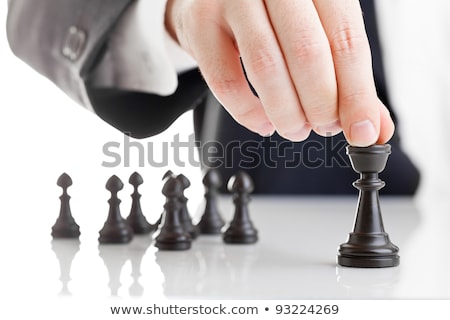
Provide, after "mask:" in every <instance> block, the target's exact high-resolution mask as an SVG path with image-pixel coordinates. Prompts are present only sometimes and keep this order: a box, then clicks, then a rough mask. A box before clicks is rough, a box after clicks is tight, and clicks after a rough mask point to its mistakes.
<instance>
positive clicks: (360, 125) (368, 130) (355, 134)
mask: <svg viewBox="0 0 450 320" xmlns="http://www.w3.org/2000/svg"><path fill="white" fill-rule="evenodd" d="M350 139H351V143H352V145H354V146H356V147H367V146H370V145H372V144H374V143H375V142H376V141H377V139H378V136H377V133H376V131H375V126H374V125H373V123H372V121H370V120H363V121H359V122H355V123H354V124H352V126H351V127H350Z"/></svg>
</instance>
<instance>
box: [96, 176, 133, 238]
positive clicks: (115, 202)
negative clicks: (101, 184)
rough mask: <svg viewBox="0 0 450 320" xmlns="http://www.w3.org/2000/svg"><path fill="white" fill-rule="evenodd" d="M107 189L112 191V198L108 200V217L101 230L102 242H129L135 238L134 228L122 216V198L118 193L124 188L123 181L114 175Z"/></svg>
mask: <svg viewBox="0 0 450 320" xmlns="http://www.w3.org/2000/svg"><path fill="white" fill-rule="evenodd" d="M106 189H107V190H109V191H110V192H111V198H110V199H109V200H108V203H109V213H108V218H107V220H106V222H105V224H104V226H103V228H102V229H101V230H100V232H99V234H100V237H99V238H98V241H99V242H100V243H128V242H130V241H131V240H132V238H133V230H132V229H131V227H130V226H129V225H128V223H127V222H126V221H125V219H124V218H122V215H121V214H120V207H119V204H120V202H121V201H120V199H119V198H118V197H117V193H118V192H119V191H120V190H122V189H123V183H122V181H121V180H120V179H119V178H118V177H117V176H112V177H111V178H109V179H108V182H107V183H106Z"/></svg>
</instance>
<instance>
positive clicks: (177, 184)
mask: <svg viewBox="0 0 450 320" xmlns="http://www.w3.org/2000/svg"><path fill="white" fill-rule="evenodd" d="M164 179H165V183H164V187H163V190H162V193H163V194H164V195H165V196H166V203H165V205H164V212H163V215H162V222H161V227H160V228H159V230H158V232H157V234H156V236H155V246H156V247H157V248H159V249H161V250H187V249H189V248H190V247H191V242H192V240H194V239H196V238H197V236H198V235H199V233H203V234H220V233H221V232H222V230H223V227H224V225H225V223H224V221H223V219H222V218H221V216H220V214H219V212H218V210H217V204H216V195H217V189H218V188H219V187H220V185H221V179H220V176H219V175H218V173H217V172H216V171H214V170H211V171H209V172H208V173H207V174H206V175H205V176H204V178H203V183H204V185H205V189H206V192H205V200H206V205H205V211H204V213H203V215H202V217H201V219H200V221H199V223H198V224H197V225H193V224H192V220H191V218H190V215H189V212H188V210H187V205H186V204H187V198H186V197H185V195H184V190H185V189H186V188H187V187H189V186H190V182H189V180H188V179H187V178H186V177H185V176H184V175H182V174H181V175H178V176H175V175H174V174H173V173H168V174H166V175H165V176H164ZM228 189H229V190H230V191H231V192H233V194H234V203H235V213H234V216H233V220H232V221H231V222H230V224H229V226H228V227H227V228H226V230H225V231H224V233H223V240H224V241H225V242H226V243H236V244H238V243H241V244H250V243H255V242H256V241H257V240H258V232H257V230H256V229H255V228H254V226H253V223H252V222H251V220H250V217H249V212H248V202H249V199H250V197H249V194H250V193H251V192H252V191H253V182H252V180H251V178H250V176H249V175H248V174H246V173H245V172H242V171H241V172H238V173H237V174H236V175H234V176H233V177H232V178H231V179H230V181H229V184H228Z"/></svg>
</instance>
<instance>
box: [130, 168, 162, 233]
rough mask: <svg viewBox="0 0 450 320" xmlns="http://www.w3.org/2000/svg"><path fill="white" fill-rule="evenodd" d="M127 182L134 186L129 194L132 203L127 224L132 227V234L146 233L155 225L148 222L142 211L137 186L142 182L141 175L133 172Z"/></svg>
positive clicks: (154, 227) (155, 227) (153, 229)
mask: <svg viewBox="0 0 450 320" xmlns="http://www.w3.org/2000/svg"><path fill="white" fill-rule="evenodd" d="M128 182H129V183H130V184H131V185H132V186H133V187H134V191H133V193H132V194H131V198H132V204H131V210H130V214H129V215H128V217H127V219H126V220H127V222H128V225H129V226H130V227H131V229H133V233H134V234H147V233H150V232H153V231H155V230H156V229H157V226H156V225H152V224H150V223H149V222H148V221H147V219H146V218H145V216H144V214H143V213H142V209H141V201H140V199H141V195H140V194H139V192H138V188H139V186H140V185H141V184H143V183H144V180H143V179H142V176H141V175H140V174H139V173H137V172H134V173H133V174H132V175H131V176H130V179H129V180H128Z"/></svg>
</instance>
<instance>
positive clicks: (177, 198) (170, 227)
mask: <svg viewBox="0 0 450 320" xmlns="http://www.w3.org/2000/svg"><path fill="white" fill-rule="evenodd" d="M163 180H164V186H163V188H162V193H163V194H164V195H165V197H166V203H165V205H164V211H163V214H162V215H161V217H160V219H159V220H158V221H157V222H156V223H155V224H151V223H149V222H148V221H147V220H146V218H145V216H144V215H143V213H142V209H141V205H140V198H141V195H140V194H139V192H138V187H139V186H140V185H141V184H142V183H143V179H142V176H141V175H140V174H139V173H137V172H135V173H133V174H132V175H131V176H130V178H129V183H130V184H131V185H133V187H134V192H133V193H132V194H131V197H132V206H131V210H130V214H129V215H128V217H127V218H126V219H124V218H123V217H122V215H121V212H120V202H121V200H120V199H119V198H118V195H117V194H118V192H119V191H120V190H122V189H123V186H124V185H123V183H122V181H121V180H120V179H119V178H118V177H117V176H115V175H113V176H112V177H111V178H109V179H108V181H107V183H106V189H107V190H108V191H110V192H111V197H110V199H109V200H108V203H109V212H108V217H107V220H106V222H105V224H104V226H103V228H102V229H101V230H100V231H99V235H100V236H99V238H98V240H99V242H100V243H101V244H107V243H128V242H130V241H131V240H132V238H133V235H135V234H149V233H152V232H155V231H157V232H155V235H154V239H155V246H156V247H158V248H159V249H161V250H186V249H189V248H190V246H191V242H192V240H194V239H196V238H197V236H198V235H199V234H221V233H222V231H223V229H224V225H225V222H224V220H223V219H222V217H221V215H220V213H219V211H218V209H217V203H216V200H217V194H218V188H219V187H220V186H221V183H222V181H221V178H220V176H219V174H218V173H217V171H215V170H210V171H208V172H207V173H206V174H205V176H204V178H203V184H204V186H205V190H206V191H205V201H206V205H205V210H204V212H203V214H202V216H201V219H200V221H199V223H198V224H197V225H194V224H193V223H192V220H191V216H190V214H189V212H188V207H187V202H188V198H187V197H186V196H185V194H184V191H185V190H186V189H187V188H188V187H189V186H190V181H189V179H188V178H187V177H186V176H184V175H183V174H179V175H174V174H173V172H171V171H170V170H169V171H168V172H167V173H166V174H165V175H164V177H163ZM57 184H58V186H60V187H62V188H63V194H62V195H61V196H60V200H61V209H60V213H59V217H58V219H57V221H56V223H55V224H54V225H53V227H52V236H53V237H54V238H78V237H79V236H80V228H79V226H78V225H77V224H76V222H75V220H74V218H73V216H72V213H71V210H70V205H69V200H70V196H69V195H68V194H67V188H68V187H69V186H71V185H72V179H71V178H70V176H69V175H67V174H66V173H63V174H62V175H61V176H60V177H59V179H58V182H57ZM228 188H229V190H230V192H233V194H234V196H233V198H234V203H235V214H234V217H233V220H232V221H231V222H230V224H229V226H228V228H227V229H226V230H225V231H224V232H223V239H224V241H225V242H226V243H247V244H248V243H254V242H256V241H257V240H258V236H257V234H258V233H257V230H256V229H255V228H254V226H253V224H252V222H251V220H250V218H249V212H248V202H249V200H250V197H249V194H250V193H251V192H252V191H253V182H252V180H251V178H250V176H249V175H248V174H246V173H244V172H239V173H237V174H236V175H234V176H233V177H232V178H231V179H230V181H229V184H228Z"/></svg>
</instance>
